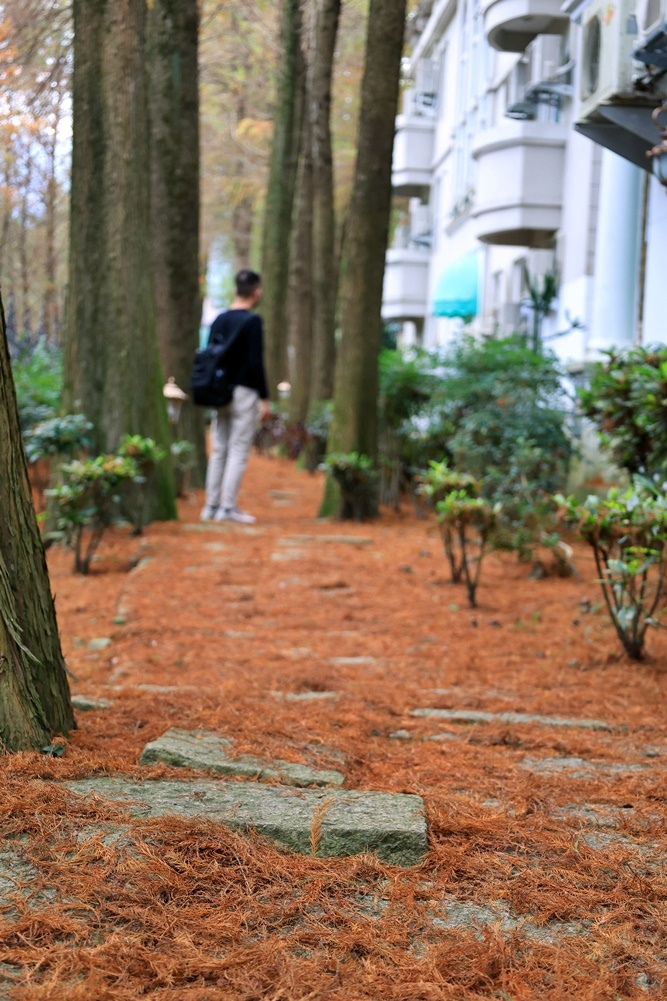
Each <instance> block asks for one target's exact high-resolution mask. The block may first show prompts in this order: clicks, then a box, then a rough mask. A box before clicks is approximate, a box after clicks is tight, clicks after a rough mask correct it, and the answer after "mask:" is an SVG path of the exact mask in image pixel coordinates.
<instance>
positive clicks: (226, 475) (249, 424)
mask: <svg viewBox="0 0 667 1001" xmlns="http://www.w3.org/2000/svg"><path fill="white" fill-rule="evenodd" d="M258 402H259V393H258V392H257V390H256V389H248V387H247V386H235V387H234V398H233V399H232V402H231V403H230V404H229V405H228V406H226V407H219V408H218V409H217V410H216V411H215V412H214V414H213V420H212V422H211V445H212V452H211V458H210V459H209V462H208V469H207V471H206V504H207V506H208V507H212V508H216V507H223V508H225V509H230V508H235V507H236V499H237V497H238V492H239V486H240V485H241V479H242V478H243V474H244V472H245V467H246V465H247V463H248V456H249V455H250V449H251V447H252V438H253V434H254V433H255V427H256V424H257V404H258Z"/></svg>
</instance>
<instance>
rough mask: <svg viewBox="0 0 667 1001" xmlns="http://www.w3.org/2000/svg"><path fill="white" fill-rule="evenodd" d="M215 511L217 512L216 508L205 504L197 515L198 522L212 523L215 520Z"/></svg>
mask: <svg viewBox="0 0 667 1001" xmlns="http://www.w3.org/2000/svg"><path fill="white" fill-rule="evenodd" d="M216 511H217V508H215V507H211V506H210V505H209V504H207V505H206V506H205V507H203V508H202V509H201V514H200V515H199V520H200V521H213V519H214V518H215V512H216Z"/></svg>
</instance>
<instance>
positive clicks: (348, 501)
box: [325, 452, 377, 521]
mask: <svg viewBox="0 0 667 1001" xmlns="http://www.w3.org/2000/svg"><path fill="white" fill-rule="evenodd" d="M325 465H326V469H327V471H328V472H329V474H330V476H331V477H332V478H333V479H334V480H335V482H336V483H337V484H338V487H339V489H340V497H341V503H340V512H339V517H340V518H341V519H342V520H343V521H346V520H353V521H364V520H365V519H366V518H367V517H369V515H370V514H372V513H374V512H375V511H376V510H377V470H376V467H375V463H374V462H373V460H372V459H371V458H370V456H368V455H361V454H360V453H359V452H332V453H331V454H330V455H328V456H327V458H326V462H325Z"/></svg>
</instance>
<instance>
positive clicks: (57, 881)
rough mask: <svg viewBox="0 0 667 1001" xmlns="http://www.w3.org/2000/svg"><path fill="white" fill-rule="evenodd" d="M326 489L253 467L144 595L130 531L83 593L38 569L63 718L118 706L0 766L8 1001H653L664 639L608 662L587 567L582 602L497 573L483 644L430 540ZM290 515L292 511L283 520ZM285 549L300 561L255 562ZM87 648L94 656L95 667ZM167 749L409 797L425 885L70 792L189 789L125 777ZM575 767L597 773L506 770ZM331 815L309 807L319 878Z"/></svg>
mask: <svg viewBox="0 0 667 1001" xmlns="http://www.w3.org/2000/svg"><path fill="white" fill-rule="evenodd" d="M321 489H322V481H321V479H320V477H319V476H318V475H316V476H313V477H311V476H308V474H306V473H302V472H300V471H298V470H296V469H295V468H294V467H293V466H292V465H291V464H289V463H287V462H284V461H282V460H279V459H272V458H269V457H266V456H253V458H252V461H251V464H250V466H249V469H248V474H247V479H246V498H247V499H246V501H245V503H246V504H247V506H249V507H251V509H252V510H254V511H255V512H256V513H257V514H258V517H259V520H258V526H257V527H258V528H259V529H261V531H259V532H252V533H250V532H246V531H244V530H243V529H242V528H239V527H236V526H222V527H220V528H218V527H215V526H212V527H208V526H205V527H204V530H202V531H199V530H198V531H197V532H189V531H187V530H186V529H185V527H184V525H185V524H188V523H189V524H197V523H198V512H199V509H200V507H201V496H200V495H197V496H196V497H195V496H193V497H192V498H190V499H189V500H187V501H184V502H182V505H181V521H182V523H181V524H161V525H153V526H151V527H150V528H149V529H148V530H147V532H146V540H145V541H146V543H147V545H148V547H150V552H151V556H152V557H153V559H152V562H151V563H150V564H145V565H143V566H142V567H141V569H140V570H132V571H130V572H129V573H128V572H125V571H124V569H123V568H124V567H125V566H127V567H130V566H131V565H132V564H133V554H134V551H135V550H136V540H132V539H131V538H129V537H128V534H127V531H126V530H117V531H114V532H111V533H110V534H109V538H108V540H107V541H106V543H105V544H103V546H102V548H101V551H100V560H99V561H98V562H97V563H96V564H95V565H94V567H93V572H92V574H91V575H90V577H89V578H87V579H86V578H78V577H74V576H73V575H71V573H70V557H69V554H67V553H63V552H61V551H57V550H54V549H51V550H50V551H49V566H50V571H51V577H52V587H53V589H54V591H55V593H56V602H57V609H58V616H59V624H60V628H61V633H62V638H63V646H64V649H65V652H66V656H67V660H68V666H69V668H70V670H71V671H72V672H73V673H74V674H75V675H76V678H77V679H78V680H77V682H76V683H75V684H73V691H74V692H76V693H77V694H81V695H85V696H86V697H88V698H93V699H107V700H108V701H109V702H110V703H111V705H110V706H109V707H108V708H105V709H102V710H89V711H87V712H79V713H78V714H77V721H78V726H79V728H78V729H77V730H76V731H75V732H74V733H73V734H72V735H71V736H70V739H69V740H68V741H65V740H64V739H63V738H59V739H57V740H54V745H55V744H63V745H64V753H63V755H62V756H61V757H52V756H48V757H47V756H46V755H40V754H39V753H34V754H33V753H26V754H16V755H11V756H5V757H3V758H1V759H0V768H1V769H2V797H1V798H0V824H1V825H2V833H3V845H2V848H0V876H2V877H5V876H6V875H7V873H8V871H10V870H12V871H13V878H11V879H0V892H1V895H0V996H6V997H7V998H8V999H10V1001H33V999H34V1001H42V999H44V1001H46V999H49V1001H65V999H67V1001H79V999H84V998H85V999H86V1001H90V999H92V1001H107V999H113V1001H126V999H128V1001H129V999H134V998H138V997H151V998H155V999H158V1001H181V999H188V1001H218V999H220V1001H222V999H224V1001H226V999H230V1001H231V999H234V1001H254V999H267V1001H283V999H284V1001H306V999H320V998H322V999H325V998H326V999H332V1001H343V999H345V1001H357V999H358V1001H366V999H368V1001H371V999H372V1001H377V999H382V1001H384V999H389V1001H436V999H437V1001H440V999H442V1001H472V999H482V998H503V999H511V1001H532V999H535V1001H537V999H546V1001H560V999H567V998H573V999H577V1001H606V999H609V1001H616V999H618V998H622V999H639V998H647V997H654V998H658V999H660V998H664V997H666V996H667V950H665V945H664V943H665V941H667V936H666V932H667V929H666V927H665V923H666V917H667V907H666V902H667V875H666V872H665V859H667V835H666V834H665V830H666V828H665V781H664V761H663V760H662V759H663V757H664V756H665V755H667V722H666V721H665V713H664V703H665V694H666V689H667V674H666V673H665V664H666V663H667V660H666V655H667V640H666V639H665V637H663V635H662V634H654V635H652V636H651V638H650V655H651V657H650V659H649V661H648V662H647V663H646V664H644V665H640V666H637V665H634V664H631V663H630V662H628V661H627V660H625V659H624V657H623V656H619V654H618V650H617V647H616V641H615V637H614V635H613V632H612V630H611V628H610V626H609V625H608V623H607V622H606V620H605V618H604V617H603V616H602V615H600V614H592V613H582V611H581V603H582V601H583V599H584V598H585V597H586V595H587V594H588V595H590V594H592V593H593V588H594V585H593V584H592V583H591V581H592V580H593V579H594V577H595V572H594V569H593V567H592V565H591V564H590V561H589V559H588V556H587V553H586V552H585V551H584V550H583V549H582V548H580V547H577V546H575V547H574V548H575V558H576V562H577V566H578V568H579V573H580V577H579V578H578V579H571V580H563V579H547V580H543V581H539V582H535V581H530V580H528V579H527V568H526V567H525V566H521V565H520V564H518V563H516V562H515V561H514V560H513V559H510V558H508V557H507V556H489V558H488V564H487V565H485V574H484V578H483V580H482V584H481V587H480V592H479V604H480V607H479V609H478V610H476V613H475V619H474V624H473V621H472V620H471V616H470V614H469V612H468V610H467V609H466V608H465V602H464V601H461V600H460V598H459V589H458V588H456V587H455V586H453V585H451V584H449V583H447V582H446V578H445V574H444V557H443V554H442V553H441V551H440V542H439V537H438V534H437V530H436V526H435V524H434V523H433V522H432V521H431V520H429V519H425V520H420V519H418V518H416V517H415V516H414V515H413V513H412V512H411V511H409V510H403V511H402V512H400V513H394V512H384V513H383V517H382V518H381V519H380V520H379V521H377V522H376V523H373V524H371V525H364V526H363V532H362V526H346V534H345V535H342V534H340V533H339V532H338V529H337V527H336V526H335V525H332V524H331V523H329V524H327V523H324V524H323V523H321V522H319V521H317V520H316V518H315V512H316V510H317V504H318V501H319V497H320V496H321ZM286 491H287V492H289V497H290V506H289V507H288V506H284V505H283V504H281V505H280V506H277V505H276V504H275V503H274V500H275V497H276V496H277V495H278V494H280V496H282V495H283V493H285V492H286ZM334 534H335V535H336V538H335V539H334V538H332V536H333V535H334ZM319 536H322V537H324V538H325V541H323V542H322V544H318V537H319ZM355 536H359V538H363V539H364V540H365V541H364V544H363V545H358V546H357V545H354V544H351V543H350V538H354V537H355ZM290 539H295V540H298V545H299V549H300V550H302V551H303V552H302V554H301V555H300V556H299V559H298V560H294V561H292V562H290V563H289V564H285V563H281V561H273V560H271V558H270V556H271V553H272V552H274V551H277V550H278V549H279V547H281V546H283V545H285V544H289V541H288V540H290ZM304 539H306V540H307V541H305V542H304ZM369 540H370V541H369ZM211 543H216V544H218V543H219V544H220V545H223V544H224V547H225V548H224V549H222V550H220V549H218V548H217V546H216V547H215V548H213V547H212V546H211ZM424 553H427V554H428V555H429V556H430V557H432V558H431V559H428V560H426V559H423V560H422V559H418V557H419V556H422V555H423V554H424ZM408 565H409V566H410V567H411V568H413V571H414V572H413V573H411V574H406V573H404V572H402V570H401V568H402V567H405V566H408ZM192 567H195V568H196V571H197V572H196V574H193V573H192V572H191V569H189V568H192ZM221 573H222V574H224V581H225V584H226V585H227V584H228V585H229V586H228V587H223V588H221V587H220V581H221ZM339 581H345V582H346V584H349V587H347V586H346V587H340V586H336V587H331V583H330V582H336V584H338V582H339ZM323 583H325V584H327V583H328V584H329V588H325V589H324V590H323V589H322V587H323ZM119 608H121V609H122V614H121V611H119ZM536 613H539V614H536ZM114 620H115V621H114ZM525 623H530V628H529V629H528V628H525ZM517 624H519V625H518V626H517ZM522 626H523V627H522ZM100 635H105V636H108V637H109V638H110V639H111V643H110V644H109V646H108V648H107V649H105V650H94V649H92V650H91V649H90V646H89V643H90V640H91V639H93V638H95V637H96V636H100ZM294 650H300V651H302V653H301V655H300V656H299V657H295V656H294V655H293V651H294ZM291 651H292V652H291ZM140 686H146V687H145V688H142V687H140ZM277 691H278V692H282V693H286V694H289V693H294V694H297V693H304V692H309V691H312V692H323V691H326V692H335V693H337V695H338V697H337V698H336V699H326V700H325V699H313V700H307V701H304V700H302V699H298V700H297V699H288V698H281V699H276V698H275V694H274V693H275V692H277ZM426 706H430V707H433V708H444V709H479V710H483V711H485V712H490V713H502V712H507V710H508V709H510V710H511V711H513V712H521V713H533V714H540V715H543V716H549V715H551V716H557V717H562V716H564V715H571V716H573V717H579V718H595V719H602V720H605V721H607V722H608V723H609V725H610V727H611V731H610V732H606V731H595V732H590V731H583V730H574V729H572V730H568V731H567V733H564V732H563V729H562V728H560V729H559V728H558V727H553V726H549V725H529V724H521V725H518V724H507V723H503V722H502V721H499V720H497V721H491V722H484V723H474V724H452V723H451V722H449V721H448V726H447V727H446V728H443V727H439V725H438V722H437V720H433V719H427V718H415V717H413V716H411V715H410V714H411V712H412V711H413V710H414V709H417V708H420V707H426ZM172 727H178V728H179V729H206V730H212V731H216V732H218V733H220V734H222V735H224V736H225V737H228V738H231V739H233V740H234V741H235V743H234V749H233V753H234V754H247V753H251V754H256V755H261V756H262V757H269V758H271V757H273V758H281V759H283V760H289V761H294V762H301V763H304V764H309V765H312V766H315V767H331V768H339V769H340V770H342V771H344V772H345V773H346V786H347V787H348V788H355V789H369V790H384V791H388V792H410V793H416V794H418V795H421V796H422V797H423V799H424V801H425V804H426V812H427V818H428V827H429V839H430V842H429V843H430V851H429V854H428V856H427V858H426V859H425V861H424V862H423V864H421V865H420V866H418V867H415V868H413V869H407V870H406V869H400V868H397V867H392V866H388V865H386V864H383V863H382V862H380V861H378V860H377V858H375V857H374V856H372V855H361V856H355V857H353V858H336V859H331V858H317V857H306V856H300V855H296V854H293V853H290V852H288V851H286V850H283V849H280V848H278V847H277V846H276V845H275V844H274V843H272V842H271V841H269V840H267V839H264V838H261V837H259V836H258V835H257V834H256V833H254V832H252V831H251V832H249V833H248V834H239V833H236V832H233V831H230V830H229V829H227V828H224V827H222V826H221V825H218V824H214V823H212V822H210V821H208V820H205V819H198V820H192V819H186V818H183V817H176V816H173V817H161V818H159V819H151V818H146V817H130V816H129V814H128V812H127V810H126V809H125V808H124V807H123V806H121V805H118V804H113V803H108V802H105V801H104V800H102V799H100V798H98V797H95V796H87V797H84V798H82V797H74V796H73V795H72V794H71V793H69V792H68V791H67V789H66V788H64V786H63V784H62V783H63V782H64V781H66V780H71V779H77V778H85V777H89V776H92V775H122V774H125V775H127V776H128V777H130V776H131V777H133V778H135V779H136V778H138V777H142V778H144V779H146V780H147V781H150V780H151V779H157V778H165V777H172V778H174V777H179V778H183V777H186V776H187V775H188V774H195V773H189V772H187V770H186V771H184V770H182V769H179V770H176V769H172V768H168V767H167V766H165V765H160V764H158V765H154V766H150V767H144V768H140V767H139V765H138V760H139V756H140V754H141V750H142V749H143V747H144V745H145V744H146V743H148V742H149V741H150V740H153V739H155V738H156V737H158V736H159V735H160V734H161V733H163V732H165V731H166V730H168V729H170V728H172ZM398 730H401V731H402V732H403V733H404V739H402V740H400V741H399V740H395V739H390V734H392V733H394V732H396V731H398ZM406 734H407V737H406V736H405V735H406ZM439 735H443V736H448V737H449V739H445V740H440V741H438V740H433V739H431V738H433V737H437V736H439ZM427 738H430V739H427ZM567 758H572V759H583V760H584V761H594V762H596V764H597V765H600V763H602V764H606V765H607V767H606V768H603V767H596V768H594V769H592V770H591V771H590V772H581V773H580V774H579V777H577V772H576V770H574V771H573V770H568V769H567V768H558V769H549V768H546V769H545V770H543V771H534V770H533V771H531V770H529V769H527V768H526V767H522V765H523V764H524V763H525V762H526V761H528V762H530V761H532V760H538V761H541V760H544V761H548V760H560V759H567ZM623 765H625V766H633V769H634V770H631V771H624V770H622V768H620V767H619V766H623ZM582 776H583V777H582ZM224 781H233V780H224ZM325 802H326V801H325ZM324 817H325V806H324V804H323V807H322V810H321V812H320V813H318V815H317V816H316V817H314V819H313V827H312V830H311V847H312V849H313V854H314V856H316V853H317V848H318V845H319V840H320V837H321V830H322V823H323V821H324ZM601 828H604V832H603V833H604V837H602V834H601ZM17 859H20V864H18V863H17V862H16V860H17ZM3 860H4V861H3ZM3 992H4V993H3Z"/></svg>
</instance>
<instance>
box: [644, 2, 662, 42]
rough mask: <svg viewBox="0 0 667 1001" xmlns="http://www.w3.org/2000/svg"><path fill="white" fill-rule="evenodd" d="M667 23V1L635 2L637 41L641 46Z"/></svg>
mask: <svg viewBox="0 0 667 1001" xmlns="http://www.w3.org/2000/svg"><path fill="white" fill-rule="evenodd" d="M665 22H667V0H637V41H638V42H639V43H640V44H641V43H642V42H643V41H644V39H645V38H646V37H647V36H648V35H652V34H653V32H654V31H655V30H656V28H660V27H661V26H663V25H665Z"/></svg>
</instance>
